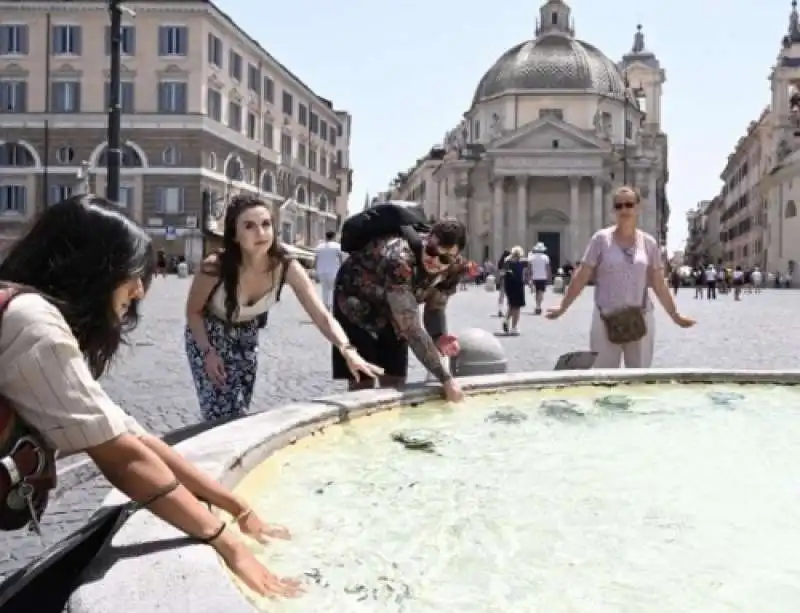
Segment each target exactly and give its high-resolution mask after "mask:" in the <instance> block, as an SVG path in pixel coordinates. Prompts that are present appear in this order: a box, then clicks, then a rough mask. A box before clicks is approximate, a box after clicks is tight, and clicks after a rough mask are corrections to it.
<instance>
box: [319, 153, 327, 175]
mask: <svg viewBox="0 0 800 613" xmlns="http://www.w3.org/2000/svg"><path fill="white" fill-rule="evenodd" d="M319 174H321V175H322V176H323V177H327V176H328V158H327V157H326V156H325V155H324V154H323V155H321V156H320V158H319Z"/></svg>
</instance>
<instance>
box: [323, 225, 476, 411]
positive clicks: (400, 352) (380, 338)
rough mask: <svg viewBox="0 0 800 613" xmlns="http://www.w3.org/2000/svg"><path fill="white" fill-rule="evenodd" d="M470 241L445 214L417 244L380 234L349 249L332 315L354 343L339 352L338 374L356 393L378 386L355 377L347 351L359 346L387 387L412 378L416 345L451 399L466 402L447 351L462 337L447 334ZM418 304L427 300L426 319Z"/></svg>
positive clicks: (452, 350) (335, 368)
mask: <svg viewBox="0 0 800 613" xmlns="http://www.w3.org/2000/svg"><path fill="white" fill-rule="evenodd" d="M465 243H466V230H465V228H464V225H463V224H462V223H461V222H459V221H456V220H452V219H443V220H441V221H438V222H436V223H435V224H434V225H433V227H432V228H431V231H430V233H429V234H427V235H423V236H421V237H420V240H419V241H412V240H410V239H409V240H407V239H406V238H399V237H391V238H376V239H373V240H370V241H369V242H368V243H367V245H366V247H364V248H363V249H359V250H358V251H355V252H354V253H351V254H350V257H349V258H348V259H347V260H346V261H345V262H344V263H343V264H342V267H341V268H340V269H339V274H338V276H337V277H336V286H335V290H334V300H333V302H334V305H333V315H334V317H335V318H336V319H337V320H338V321H339V323H340V324H341V326H342V328H344V330H345V332H346V334H347V337H348V338H349V339H350V342H351V343H352V344H353V347H349V348H348V347H344V348H338V349H334V352H333V377H334V379H347V380H348V381H349V383H350V389H351V390H357V389H366V388H370V387H372V386H373V385H374V382H373V381H372V380H371V379H368V380H354V379H353V378H352V375H351V374H350V371H349V369H348V368H347V363H346V362H345V360H344V358H343V356H342V354H343V353H344V352H346V351H347V350H348V349H350V350H353V349H354V350H356V351H358V353H359V354H360V355H361V356H362V357H363V358H364V359H365V360H366V361H368V362H371V363H373V364H375V365H377V366H380V367H382V368H383V370H384V374H383V376H381V377H380V380H379V383H380V386H381V387H401V386H402V385H403V384H404V383H405V381H406V378H407V376H408V348H409V347H410V348H411V350H412V351H413V352H414V355H415V356H416V357H417V359H418V360H419V361H420V362H421V363H422V365H423V366H424V367H425V368H426V369H427V370H428V371H429V372H430V373H431V374H432V375H433V376H434V377H436V379H438V380H439V381H441V383H442V385H443V387H444V395H445V397H446V398H447V400H449V401H451V402H460V401H461V400H462V399H463V393H462V391H461V388H460V387H459V385H458V383H456V381H455V379H453V376H452V375H451V374H450V372H448V370H447V369H446V368H445V367H444V366H443V365H442V356H443V355H446V356H453V355H455V354H457V353H458V350H459V347H458V340H457V339H456V338H455V337H454V336H452V335H450V334H448V333H447V320H446V317H445V307H446V306H447V300H448V298H449V297H450V296H451V295H453V294H454V293H455V292H456V290H457V289H458V283H459V282H460V280H461V277H462V275H463V274H464V267H465V265H464V262H463V260H462V257H461V251H462V249H463V248H464V245H465ZM420 304H424V305H425V307H424V315H423V317H422V318H421V317H420V312H419V305H420Z"/></svg>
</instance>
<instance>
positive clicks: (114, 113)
mask: <svg viewBox="0 0 800 613" xmlns="http://www.w3.org/2000/svg"><path fill="white" fill-rule="evenodd" d="M108 10H109V13H110V16H111V27H110V28H109V36H110V41H109V51H110V56H111V66H110V70H109V73H110V75H109V90H110V91H109V95H108V146H107V147H106V170H107V175H106V198H108V199H109V200H111V201H112V202H119V199H120V169H121V168H122V149H121V147H120V140H121V134H122V101H121V95H120V94H121V89H122V13H123V11H125V12H127V13H128V14H130V15H135V13H134V12H133V11H132V10H130V9H129V8H127V7H125V6H123V5H122V0H109V4H108Z"/></svg>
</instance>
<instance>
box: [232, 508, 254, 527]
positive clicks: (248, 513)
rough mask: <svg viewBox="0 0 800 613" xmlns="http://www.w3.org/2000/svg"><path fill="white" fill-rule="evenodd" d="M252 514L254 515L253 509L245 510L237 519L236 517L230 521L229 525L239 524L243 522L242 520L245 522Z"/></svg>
mask: <svg viewBox="0 0 800 613" xmlns="http://www.w3.org/2000/svg"><path fill="white" fill-rule="evenodd" d="M252 513H253V509H245V510H244V511H242V512H241V513H239V515H237V516H236V517H234V518H233V519H231V521H230V522H228V523H229V524H238V523H239V522H240V521H242V520H243V519H244V518H245V517H249V516H250V515H251V514H252Z"/></svg>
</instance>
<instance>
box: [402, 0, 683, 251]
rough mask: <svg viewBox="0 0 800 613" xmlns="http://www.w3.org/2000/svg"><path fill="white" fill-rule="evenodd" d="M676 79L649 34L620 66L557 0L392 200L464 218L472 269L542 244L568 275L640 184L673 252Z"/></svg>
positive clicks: (648, 223)
mask: <svg viewBox="0 0 800 613" xmlns="http://www.w3.org/2000/svg"><path fill="white" fill-rule="evenodd" d="M665 80H666V76H665V72H664V70H663V69H662V68H661V65H660V63H659V61H658V59H657V58H656V56H655V55H654V54H653V53H652V52H650V51H648V50H647V48H646V47H645V44H644V34H643V33H642V30H641V27H639V29H638V30H637V32H636V35H635V37H634V43H633V47H632V49H631V51H630V52H629V53H627V54H626V55H625V56H624V57H623V58H622V60H621V61H620V62H619V63H614V62H612V61H611V60H610V59H609V58H607V57H606V56H605V55H603V53H602V52H601V51H599V50H598V49H597V48H596V47H594V46H592V45H591V44H589V43H586V42H584V41H581V40H579V39H578V38H576V36H575V29H574V26H573V21H572V16H571V10H570V7H569V5H568V4H567V3H566V2H564V1H563V0H548V1H547V2H545V3H544V4H543V5H542V6H541V8H540V15H539V19H538V23H537V28H536V36H535V38H533V39H532V40H527V41H524V42H522V43H519V44H517V45H515V46H514V47H512V48H511V49H509V50H508V51H507V52H506V53H504V54H503V55H502V56H501V57H500V59H499V60H497V62H496V63H495V64H494V66H492V67H491V68H490V69H489V71H488V72H487V73H486V74H485V75H484V76H483V78H481V80H480V82H479V83H478V86H477V89H476V91H475V95H474V98H473V100H472V103H471V105H470V107H469V109H468V110H467V111H466V113H465V114H464V118H463V120H462V121H461V122H460V123H459V125H458V126H457V127H456V128H455V129H454V130H451V131H450V132H449V133H448V134H447V135H446V137H445V139H444V142H443V143H442V145H441V146H436V147H434V148H432V149H431V151H430V152H429V153H428V154H427V155H425V156H423V157H422V158H420V160H418V161H417V163H416V164H415V165H414V166H413V167H412V168H411V169H409V170H408V171H405V172H401V173H398V175H397V177H396V178H395V179H394V181H393V183H392V185H391V187H390V191H389V194H388V195H389V196H390V197H391V198H393V199H397V200H414V201H417V202H420V203H421V204H422V205H423V206H424V208H425V211H426V214H428V215H429V216H430V217H431V218H439V217H445V216H449V217H457V218H459V219H460V220H462V221H463V222H464V223H465V224H466V225H467V227H468V229H469V237H470V238H469V244H468V255H469V257H471V258H473V259H476V260H482V259H485V258H490V259H492V260H497V259H498V258H499V257H500V254H501V253H502V251H503V250H504V249H510V248H511V247H512V246H515V245H519V246H522V247H523V248H524V249H525V250H526V251H527V250H528V249H530V247H531V246H533V245H534V244H535V243H537V242H543V243H544V244H545V245H546V246H547V248H548V254H549V255H550V257H551V260H553V262H554V264H561V265H563V264H565V263H566V262H568V261H569V262H573V263H574V262H577V261H579V260H580V257H581V256H582V254H583V250H584V248H585V246H586V243H587V242H588V240H589V238H590V237H591V235H592V234H593V233H594V232H595V231H596V230H598V229H600V228H602V227H604V226H606V225H608V224H609V223H611V219H612V203H611V195H612V193H613V191H614V189H616V188H617V187H619V186H621V185H625V184H627V185H633V186H635V187H636V188H637V189H638V190H639V192H640V193H641V195H642V199H643V200H642V203H643V204H642V206H643V212H642V224H641V225H642V228H643V229H644V230H646V231H647V232H650V233H651V234H653V235H654V236H656V237H657V239H658V240H659V241H660V242H661V243H662V244H663V243H665V242H666V226H667V219H668V216H669V207H668V204H667V199H666V185H667V180H668V173H667V137H666V135H665V134H664V133H663V131H662V129H661V96H662V86H663V84H664V82H665Z"/></svg>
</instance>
